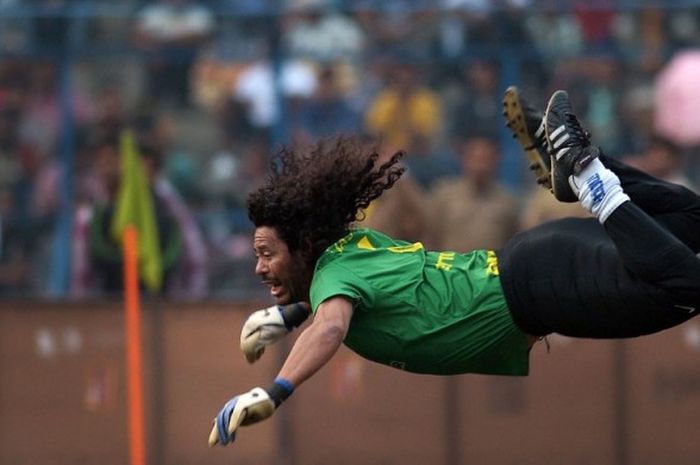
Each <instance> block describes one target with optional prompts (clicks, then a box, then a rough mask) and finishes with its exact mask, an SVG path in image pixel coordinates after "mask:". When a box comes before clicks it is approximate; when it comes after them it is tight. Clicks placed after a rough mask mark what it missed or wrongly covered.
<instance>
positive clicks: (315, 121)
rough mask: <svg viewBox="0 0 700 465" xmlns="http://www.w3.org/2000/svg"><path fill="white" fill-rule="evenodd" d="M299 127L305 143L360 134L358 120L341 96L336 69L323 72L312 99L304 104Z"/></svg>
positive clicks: (300, 113) (326, 69)
mask: <svg viewBox="0 0 700 465" xmlns="http://www.w3.org/2000/svg"><path fill="white" fill-rule="evenodd" d="M298 124H299V127H298V128H297V131H299V132H301V133H302V136H301V137H302V139H303V140H315V139H319V138H322V137H328V136H334V135H339V134H349V133H355V132H357V130H358V117H357V115H356V114H355V112H354V111H352V109H351V108H350V106H349V105H348V103H347V102H346V101H345V98H344V96H343V95H342V94H341V92H340V89H339V86H338V82H337V79H336V76H335V71H334V70H333V68H331V67H326V68H324V69H323V70H321V72H320V75H319V78H318V87H317V88H316V92H315V93H314V95H313V97H312V98H311V99H309V100H307V101H304V102H302V103H301V106H300V109H299V123H298Z"/></svg>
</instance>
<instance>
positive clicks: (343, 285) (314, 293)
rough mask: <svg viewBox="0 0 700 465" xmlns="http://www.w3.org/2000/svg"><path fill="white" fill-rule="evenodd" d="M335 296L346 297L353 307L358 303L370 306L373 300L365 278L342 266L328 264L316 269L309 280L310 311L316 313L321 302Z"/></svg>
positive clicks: (370, 288) (371, 290)
mask: <svg viewBox="0 0 700 465" xmlns="http://www.w3.org/2000/svg"><path fill="white" fill-rule="evenodd" d="M335 296H344V297H347V298H348V299H350V300H351V301H352V303H353V307H357V305H358V304H360V303H361V304H363V306H368V307H371V306H372V304H373V302H374V290H373V288H372V286H371V285H370V284H369V283H368V282H367V280H365V279H363V278H361V277H360V276H357V275H356V274H355V273H354V272H353V271H352V270H349V269H348V268H346V267H344V266H341V265H338V264H329V265H328V266H325V267H323V268H322V269H320V270H317V271H316V273H315V274H314V278H313V281H312V282H311V291H310V297H311V309H312V311H313V312H314V313H316V310H317V309H318V306H319V305H321V303H323V302H324V301H326V300H328V299H330V298H331V297H335Z"/></svg>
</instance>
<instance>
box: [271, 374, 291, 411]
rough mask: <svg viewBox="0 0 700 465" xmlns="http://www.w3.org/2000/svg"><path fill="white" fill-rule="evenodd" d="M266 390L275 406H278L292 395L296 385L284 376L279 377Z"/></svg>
mask: <svg viewBox="0 0 700 465" xmlns="http://www.w3.org/2000/svg"><path fill="white" fill-rule="evenodd" d="M265 390H266V391H267V395H268V396H270V399H271V400H272V402H274V403H275V408H277V407H279V405H280V404H281V403H282V402H284V401H285V400H287V398H288V397H289V396H291V395H292V393H293V392H294V385H293V384H292V383H291V382H289V381H288V380H286V379H284V378H277V379H276V380H275V381H274V382H273V383H272V384H271V385H270V387H268V388H267V389H265Z"/></svg>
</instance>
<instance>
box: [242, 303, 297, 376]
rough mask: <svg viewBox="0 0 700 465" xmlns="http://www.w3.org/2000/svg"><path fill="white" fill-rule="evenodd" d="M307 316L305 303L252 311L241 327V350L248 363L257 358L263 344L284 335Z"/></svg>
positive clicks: (277, 339) (271, 342)
mask: <svg viewBox="0 0 700 465" xmlns="http://www.w3.org/2000/svg"><path fill="white" fill-rule="evenodd" d="M308 316H309V307H308V305H307V304H305V303H296V304H291V305H285V306H284V307H281V306H279V305H273V306H272V307H269V308H265V309H263V310H258V311H256V312H254V313H252V314H251V315H250V316H249V317H248V319H247V320H246V321H245V323H244V324H243V328H242V329H241V351H243V354H244V355H245V358H246V360H247V361H248V363H253V362H255V361H256V360H258V359H259V358H260V357H261V356H262V354H263V352H265V346H268V345H270V344H273V343H275V342H277V341H279V340H280V339H282V338H283V337H285V336H286V335H287V334H289V333H290V332H291V331H292V329H294V327H295V326H299V325H300V324H301V323H303V322H304V320H306V318H307V317H308Z"/></svg>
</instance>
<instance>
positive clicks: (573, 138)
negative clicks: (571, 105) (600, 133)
mask: <svg viewBox="0 0 700 465" xmlns="http://www.w3.org/2000/svg"><path fill="white" fill-rule="evenodd" d="M564 120H565V121H566V132H567V133H569V138H568V139H567V140H566V142H564V143H563V144H562V145H561V147H559V149H560V150H561V149H563V148H564V147H588V146H589V145H590V141H591V133H590V132H588V131H586V130H585V129H583V127H582V126H581V123H580V122H579V120H578V118H576V115H574V114H573V113H565V114H564Z"/></svg>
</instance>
